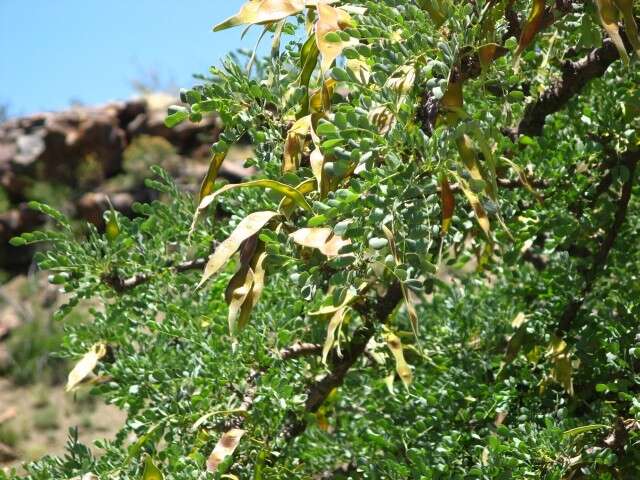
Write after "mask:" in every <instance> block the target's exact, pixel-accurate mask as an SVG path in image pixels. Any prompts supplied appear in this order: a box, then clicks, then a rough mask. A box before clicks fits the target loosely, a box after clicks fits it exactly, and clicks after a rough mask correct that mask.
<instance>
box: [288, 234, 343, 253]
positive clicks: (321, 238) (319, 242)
mask: <svg viewBox="0 0 640 480" xmlns="http://www.w3.org/2000/svg"><path fill="white" fill-rule="evenodd" d="M290 237H291V239H292V240H293V241H294V242H296V243H297V244H298V245H301V246H303V247H309V248H316V249H318V250H320V252H322V254H323V255H326V256H327V257H335V256H337V255H338V254H339V253H340V249H341V248H342V247H344V246H346V245H349V244H350V243H351V241H349V240H343V239H342V238H341V237H340V236H339V235H335V234H334V233H333V230H332V229H330V228H301V229H300V230H296V231H295V232H293V233H292V234H291V235H290Z"/></svg>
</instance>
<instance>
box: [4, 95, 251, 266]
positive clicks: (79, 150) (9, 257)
mask: <svg viewBox="0 0 640 480" xmlns="http://www.w3.org/2000/svg"><path fill="white" fill-rule="evenodd" d="M174 103H177V99H176V98H175V97H173V96H171V95H166V94H150V95H146V96H144V97H142V98H138V99H134V100H130V101H126V102H114V103H109V104H107V105H104V106H100V107H74V108H72V109H70V110H68V111H64V112H58V113H39V114H34V115H30V116H27V117H24V118H17V119H11V120H9V121H7V122H5V123H4V124H1V125H0V201H2V200H3V199H5V198H6V199H7V200H8V201H9V208H8V209H7V210H6V211H4V212H0V242H2V243H1V244H0V269H5V270H6V269H9V270H11V271H19V270H20V269H24V268H25V267H27V266H28V265H29V264H30V262H31V256H32V254H33V249H32V248H30V247H21V248H14V247H11V246H9V245H8V243H7V242H8V241H9V239H10V238H12V237H14V236H15V235H18V234H20V233H23V232H26V231H30V230H34V229H36V228H38V227H40V226H41V225H42V224H43V222H44V221H45V220H46V219H45V218H43V217H42V216H41V215H39V214H37V213H36V212H32V211H30V210H29V209H27V208H26V205H25V204H26V202H27V201H29V200H31V199H33V197H34V194H36V196H37V197H38V198H40V199H43V201H45V202H47V203H52V206H54V207H56V208H59V209H62V210H63V211H65V212H66V213H70V214H72V215H73V213H74V212H75V213H77V214H78V215H79V216H80V217H81V218H83V219H86V220H88V221H90V222H92V223H94V224H96V225H98V226H100V225H102V221H103V220H102V213H103V212H104V210H105V209H106V208H107V203H106V195H107V194H108V195H109V197H110V199H111V201H112V203H113V204H114V205H115V207H116V208H117V209H119V210H122V211H123V212H124V213H125V214H127V215H129V214H131V213H132V212H131V205H132V204H133V202H134V201H148V200H152V199H153V198H155V197H154V195H155V194H154V193H153V192H151V191H150V190H148V189H146V188H145V187H144V185H143V184H142V181H141V179H140V178H139V174H137V175H129V176H128V179H124V181H123V179H122V178H121V177H126V175H125V173H127V172H125V171H124V167H125V166H124V159H125V152H126V151H127V148H128V147H129V146H131V144H132V143H133V142H135V141H136V140H137V139H140V138H141V137H143V136H145V137H157V138H161V139H164V141H166V142H168V144H169V145H170V148H171V151H172V155H174V156H175V157H176V160H175V161H174V163H176V164H177V165H185V164H186V163H188V162H192V161H193V162H199V163H200V164H202V165H203V167H204V169H205V171H206V165H207V164H208V160H209V148H210V146H211V144H212V143H213V142H214V141H215V140H216V139H217V137H218V135H219V133H220V131H221V124H220V122H219V121H218V120H217V118H216V117H215V116H214V115H211V116H208V117H206V118H205V119H203V120H202V121H201V122H200V123H198V124H193V123H189V122H185V123H183V124H181V125H179V126H177V127H176V128H174V129H169V128H167V127H165V125H164V119H165V117H166V113H167V107H168V106H169V105H171V104H174ZM228 160H229V161H227V162H225V165H223V167H222V169H221V175H222V176H224V177H226V178H227V179H228V180H230V181H233V182H238V181H241V180H242V179H243V178H244V177H246V176H247V175H248V174H250V173H251V172H252V171H251V170H247V169H244V168H243V167H242V161H239V162H232V161H231V160H232V159H231V156H230V158H229V159H228ZM154 161H155V160H154ZM165 163H166V162H165ZM146 171H148V170H146ZM178 172H179V173H180V175H182V170H179V171H178ZM112 180H113V181H112ZM200 180H201V179H200V178H197V179H196V178H193V177H189V178H180V179H179V182H180V183H182V184H184V185H186V187H185V188H187V189H189V190H194V191H195V190H197V186H198V185H199V182H200ZM192 183H193V184H194V185H193V188H192V187H191V184H192ZM116 184H118V185H121V186H122V189H121V190H120V191H114V190H113V185H116ZM69 194H70V195H69ZM49 198H52V199H53V200H51V201H50V200H49ZM74 199H77V200H74ZM56 202H64V203H62V204H60V203H56Z"/></svg>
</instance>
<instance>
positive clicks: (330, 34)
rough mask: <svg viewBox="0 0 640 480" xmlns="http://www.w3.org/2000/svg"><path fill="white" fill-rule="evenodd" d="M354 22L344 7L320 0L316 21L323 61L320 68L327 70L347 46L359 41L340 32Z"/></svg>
mask: <svg viewBox="0 0 640 480" xmlns="http://www.w3.org/2000/svg"><path fill="white" fill-rule="evenodd" d="M351 24H352V20H351V16H350V15H349V14H348V13H347V12H346V11H345V10H343V9H340V8H336V7H333V6H331V5H329V4H328V2H326V1H325V0H319V1H318V21H317V23H316V43H317V45H318V50H319V51H320V54H321V57H322V61H321V63H320V68H321V69H322V71H323V72H326V71H327V70H328V69H329V68H330V67H331V65H332V64H333V62H334V60H335V59H336V58H338V56H340V54H341V53H342V50H344V49H345V47H347V46H350V45H354V44H355V43H357V42H356V41H355V40H353V39H351V38H349V36H348V35H347V36H346V38H343V36H342V35H341V34H340V32H341V31H342V29H343V28H345V27H347V26H350V25H351Z"/></svg>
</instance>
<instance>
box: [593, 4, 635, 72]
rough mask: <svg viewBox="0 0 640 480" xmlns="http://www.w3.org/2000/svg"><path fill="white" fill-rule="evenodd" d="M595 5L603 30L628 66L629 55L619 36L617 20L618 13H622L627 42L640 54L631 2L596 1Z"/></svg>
mask: <svg viewBox="0 0 640 480" xmlns="http://www.w3.org/2000/svg"><path fill="white" fill-rule="evenodd" d="M596 5H597V6H598V15H599V17H600V22H601V23H602V26H603V28H604V29H605V30H606V32H607V34H608V35H609V37H610V38H611V40H612V41H613V43H614V44H615V46H616V48H617V49H618V53H619V54H620V58H622V60H623V61H624V62H625V63H627V64H628V63H629V54H628V53H627V48H626V47H625V44H624V41H623V40H622V36H621V35H620V29H619V27H618V19H619V17H620V12H622V15H623V18H624V21H625V26H626V27H627V29H628V38H629V41H630V42H631V43H632V45H633V47H634V48H635V49H636V51H637V52H638V54H640V39H639V38H638V26H637V24H636V22H635V19H634V15H633V2H632V1H630V0H596Z"/></svg>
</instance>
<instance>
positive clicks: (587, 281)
mask: <svg viewBox="0 0 640 480" xmlns="http://www.w3.org/2000/svg"><path fill="white" fill-rule="evenodd" d="M638 161H640V152H639V151H632V152H627V153H625V154H624V155H623V156H622V159H621V162H620V163H621V164H622V165H624V166H626V167H627V169H628V170H629V179H628V180H627V181H626V182H625V183H624V185H623V187H622V193H621V194H620V198H619V199H618V202H617V208H616V212H615V215H614V219H613V222H612V223H611V225H610V226H609V228H608V230H607V232H606V235H605V237H604V239H603V240H602V243H601V244H600V248H599V249H598V250H597V251H596V252H595V254H594V255H593V259H592V263H591V266H590V268H589V269H588V270H586V272H585V273H584V285H583V287H582V290H581V292H580V295H579V296H578V297H577V298H575V299H574V300H572V301H571V302H569V304H568V305H567V306H566V307H565V309H564V311H563V312H562V315H561V317H560V320H559V321H558V325H557V327H556V335H557V336H558V337H559V338H563V337H564V336H565V335H566V334H567V332H568V331H569V330H570V328H571V326H572V325H573V322H574V321H575V319H576V318H577V316H578V313H579V312H580V309H581V308H582V305H583V304H584V302H585V300H586V297H587V296H588V295H589V293H591V291H592V290H593V287H594V285H595V281H596V279H597V278H598V275H599V274H600V273H602V270H603V269H604V267H605V265H606V263H607V259H608V258H609V254H610V253H611V250H612V249H613V245H614V244H615V242H616V239H617V238H618V235H619V234H620V230H621V229H622V226H623V224H624V221H625V218H626V216H627V210H628V207H629V201H630V200H631V194H632V190H633V184H634V180H635V175H636V168H637V166H638Z"/></svg>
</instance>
